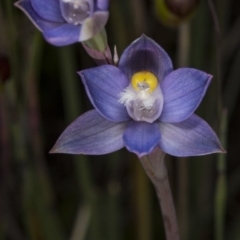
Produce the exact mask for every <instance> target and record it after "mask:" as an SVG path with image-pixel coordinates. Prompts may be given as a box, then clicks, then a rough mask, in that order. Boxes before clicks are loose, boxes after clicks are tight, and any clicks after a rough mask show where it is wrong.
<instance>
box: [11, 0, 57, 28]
mask: <svg viewBox="0 0 240 240" xmlns="http://www.w3.org/2000/svg"><path fill="white" fill-rule="evenodd" d="M15 6H16V7H18V8H19V9H21V10H22V11H23V12H24V13H25V14H26V15H27V16H28V18H29V19H30V20H31V21H32V23H33V24H34V25H35V26H36V27H37V28H38V30H39V31H41V32H42V31H45V30H48V29H52V28H56V27H58V26H59V25H60V23H56V22H51V21H47V20H46V19H44V18H42V17H40V16H39V14H38V13H37V12H36V11H35V10H34V9H33V7H32V4H31V2H30V0H21V1H18V2H16V3H15Z"/></svg>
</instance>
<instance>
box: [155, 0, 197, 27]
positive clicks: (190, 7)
mask: <svg viewBox="0 0 240 240" xmlns="http://www.w3.org/2000/svg"><path fill="white" fill-rule="evenodd" d="M198 3H199V0H155V13H156V16H157V17H158V18H159V19H160V21H161V22H162V23H163V24H165V25H167V26H171V27H175V26H178V25H179V24H181V23H182V22H183V21H186V20H187V19H189V18H190V17H191V16H192V14H193V13H194V11H195V9H196V7H197V6H198Z"/></svg>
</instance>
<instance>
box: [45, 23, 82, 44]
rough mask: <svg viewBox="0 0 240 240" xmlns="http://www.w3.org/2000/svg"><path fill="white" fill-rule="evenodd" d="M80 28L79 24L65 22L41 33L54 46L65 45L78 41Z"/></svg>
mask: <svg viewBox="0 0 240 240" xmlns="http://www.w3.org/2000/svg"><path fill="white" fill-rule="evenodd" d="M80 30H81V27H80V26H75V25H73V24H68V23H66V24H63V25H61V26H59V27H57V28H54V29H50V30H46V31H44V32H43V35H44V37H45V39H46V41H48V42H49V43H51V44H53V45H55V46H65V45H69V44H72V43H75V42H77V41H78V39H79V35H80Z"/></svg>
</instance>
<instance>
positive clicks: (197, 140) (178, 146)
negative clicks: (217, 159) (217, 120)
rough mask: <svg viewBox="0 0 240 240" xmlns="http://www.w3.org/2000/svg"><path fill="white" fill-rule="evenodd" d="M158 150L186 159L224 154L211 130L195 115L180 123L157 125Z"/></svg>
mask: <svg viewBox="0 0 240 240" xmlns="http://www.w3.org/2000/svg"><path fill="white" fill-rule="evenodd" d="M159 129H160V133H161V139H160V144H159V146H160V148H161V149H162V150H163V151H164V152H166V153H168V154H170V155H173V156H177V157H188V156H198V155H206V154H210V153H217V152H224V150H223V149H222V147H221V144H220V142H219V140H218V137H217V135H216V134H215V132H214V131H213V130H212V128H211V127H210V126H209V125H208V124H207V123H206V122H205V121H204V120H203V119H201V118H200V117H198V116H197V115H194V114H193V115H192V116H191V117H189V118H188V119H187V120H185V121H183V122H180V123H163V122H160V123H159Z"/></svg>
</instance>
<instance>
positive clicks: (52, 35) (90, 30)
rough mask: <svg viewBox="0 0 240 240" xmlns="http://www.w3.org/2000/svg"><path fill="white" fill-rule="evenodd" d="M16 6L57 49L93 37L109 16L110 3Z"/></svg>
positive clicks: (76, 0) (78, 0) (67, 0)
mask: <svg viewBox="0 0 240 240" xmlns="http://www.w3.org/2000/svg"><path fill="white" fill-rule="evenodd" d="M15 5H16V6H17V7H18V8H20V9H21V10H22V11H23V12H24V13H25V14H26V15H27V16H28V17H29V19H30V20H31V21H32V22H33V24H34V25H35V26H36V27H37V28H38V29H39V30H40V31H41V32H42V33H43V36H44V37H45V39H46V40H47V41H48V42H49V43H51V44H53V45H55V46H64V45H69V44H72V43H75V42H82V41H86V40H88V39H90V38H92V37H93V36H94V35H95V34H97V33H98V32H100V31H101V30H102V29H103V28H104V26H105V25H106V23H107V20H108V15H109V14H108V0H97V1H93V0H20V1H18V2H17V3H16V4H15Z"/></svg>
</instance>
